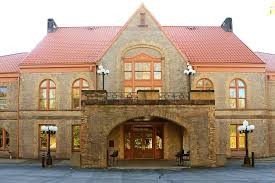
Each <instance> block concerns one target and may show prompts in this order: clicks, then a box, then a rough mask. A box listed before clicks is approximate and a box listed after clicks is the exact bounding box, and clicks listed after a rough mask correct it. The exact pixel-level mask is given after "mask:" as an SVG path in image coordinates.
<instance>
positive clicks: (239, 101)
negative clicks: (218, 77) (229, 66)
mask: <svg viewBox="0 0 275 183" xmlns="http://www.w3.org/2000/svg"><path fill="white" fill-rule="evenodd" d="M229 92H230V99H229V103H230V108H233V109H236V108H238V109H244V108H245V104H246V87H245V83H244V82H243V81H242V80H240V79H234V80H233V81H231V83H230V87H229Z"/></svg>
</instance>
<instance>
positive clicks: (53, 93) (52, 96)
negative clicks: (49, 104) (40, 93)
mask: <svg viewBox="0 0 275 183" xmlns="http://www.w3.org/2000/svg"><path fill="white" fill-rule="evenodd" d="M54 98H55V89H50V90H49V99H54Z"/></svg>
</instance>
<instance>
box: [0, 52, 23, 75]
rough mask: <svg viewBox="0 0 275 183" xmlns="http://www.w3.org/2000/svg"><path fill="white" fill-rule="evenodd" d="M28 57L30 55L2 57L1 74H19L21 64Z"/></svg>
mask: <svg viewBox="0 0 275 183" xmlns="http://www.w3.org/2000/svg"><path fill="white" fill-rule="evenodd" d="M27 55H28V53H16V54H12V55H4V56H0V73H14V72H19V64H20V63H21V62H22V61H23V60H24V58H25V57H26V56H27Z"/></svg>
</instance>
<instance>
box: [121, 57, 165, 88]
mask: <svg viewBox="0 0 275 183" xmlns="http://www.w3.org/2000/svg"><path fill="white" fill-rule="evenodd" d="M161 88H162V61H161V58H160V57H152V56H150V55H147V54H145V53H140V54H138V55H136V56H134V57H127V58H124V91H125V92H126V93H130V92H136V91H137V90H159V91H160V90H161Z"/></svg>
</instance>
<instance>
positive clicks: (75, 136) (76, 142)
mask: <svg viewBox="0 0 275 183" xmlns="http://www.w3.org/2000/svg"><path fill="white" fill-rule="evenodd" d="M72 150H73V151H80V125H73V126H72Z"/></svg>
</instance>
